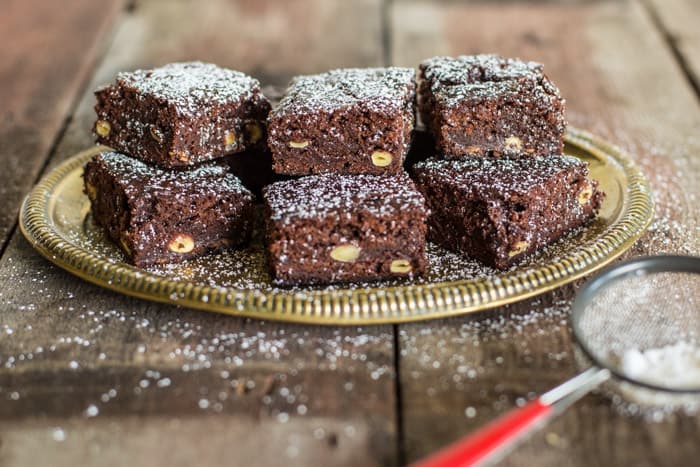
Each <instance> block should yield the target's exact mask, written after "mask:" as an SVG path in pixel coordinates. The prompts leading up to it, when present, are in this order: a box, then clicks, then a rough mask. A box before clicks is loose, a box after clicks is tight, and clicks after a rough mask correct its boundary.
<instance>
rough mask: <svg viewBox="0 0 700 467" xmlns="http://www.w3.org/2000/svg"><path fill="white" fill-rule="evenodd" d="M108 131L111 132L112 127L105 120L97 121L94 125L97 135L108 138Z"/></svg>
mask: <svg viewBox="0 0 700 467" xmlns="http://www.w3.org/2000/svg"><path fill="white" fill-rule="evenodd" d="M110 131H112V125H110V124H109V122H108V121H107V120H98V121H97V123H95V132H96V133H97V134H98V135H100V136H108V135H109V132H110Z"/></svg>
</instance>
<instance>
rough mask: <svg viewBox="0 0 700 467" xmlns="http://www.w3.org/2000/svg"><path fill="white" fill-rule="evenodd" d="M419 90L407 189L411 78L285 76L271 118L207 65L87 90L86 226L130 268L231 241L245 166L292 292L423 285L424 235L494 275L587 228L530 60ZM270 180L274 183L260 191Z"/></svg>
mask: <svg viewBox="0 0 700 467" xmlns="http://www.w3.org/2000/svg"><path fill="white" fill-rule="evenodd" d="M418 83H419V84H418V93H417V94H418V105H417V107H418V113H419V115H420V117H421V120H422V121H423V123H424V124H425V126H426V127H427V129H428V131H429V133H430V134H431V135H432V144H433V145H434V147H435V153H436V155H435V156H433V157H429V158H427V159H426V158H425V157H423V159H426V160H422V161H421V162H418V163H417V164H415V165H412V167H409V168H410V170H411V174H412V175H413V180H412V178H411V177H409V174H408V173H407V172H406V171H405V168H404V167H405V166H407V165H409V166H410V165H411V164H410V163H409V162H408V161H406V156H407V153H408V151H409V146H410V143H411V138H412V134H413V132H414V114H415V107H416V104H415V102H416V76H415V72H414V70H413V69H409V68H396V67H392V68H370V69H340V70H333V71H330V72H327V73H323V74H318V75H311V76H299V77H297V78H295V79H294V80H293V81H292V82H291V84H290V85H289V87H288V89H287V91H286V93H285V94H284V96H283V97H282V99H281V101H280V102H279V104H278V105H276V106H275V108H274V109H272V110H270V104H269V103H268V101H267V100H266V99H265V97H264V96H263V95H262V94H261V92H260V86H259V83H258V82H257V81H256V80H254V79H253V78H250V77H248V76H246V75H244V74H242V73H239V72H235V71H231V70H225V69H222V68H219V67H216V66H215V65H209V64H202V63H185V64H173V65H168V66H165V67H162V68H159V69H155V70H150V71H136V72H133V73H121V74H119V76H118V78H117V82H116V84H113V85H111V86H108V87H106V88H104V89H101V90H98V91H97V93H96V95H97V99H98V104H97V106H96V111H97V116H98V118H97V122H96V124H95V133H96V134H97V139H98V142H100V143H104V144H107V145H109V146H111V147H112V148H114V149H115V150H116V151H119V152H113V151H107V152H103V153H101V154H99V155H97V156H95V157H94V158H93V159H92V160H91V161H90V162H89V163H88V164H87V166H86V168H85V191H86V193H87V194H88V196H89V197H90V200H91V202H92V210H93V215H94V218H95V220H96V222H97V223H98V224H100V225H102V226H103V227H104V228H105V230H106V231H107V233H108V234H109V236H110V238H111V239H112V240H114V241H115V242H116V243H117V244H118V245H120V246H121V247H122V248H123V250H124V251H125V252H126V254H127V255H128V257H129V258H130V259H131V261H132V262H133V263H134V264H136V265H139V266H143V265H148V264H153V263H161V262H174V261H179V260H182V259H187V258H191V257H194V256H197V255H200V254H203V253H206V252H209V251H214V250H219V249H221V248H225V247H230V246H235V245H241V244H243V243H244V242H245V241H246V240H247V238H248V237H249V235H250V231H251V224H252V219H253V217H254V213H253V202H254V201H253V200H254V197H253V195H252V194H251V192H250V191H248V190H247V189H246V188H245V187H244V186H243V184H242V183H241V181H240V180H239V179H238V178H236V176H234V175H233V173H232V170H233V171H236V170H240V169H244V173H247V174H248V175H253V176H252V177H250V178H249V180H250V181H252V182H253V184H254V185H255V184H257V186H250V185H249V188H254V189H255V188H259V187H260V185H262V184H265V185H266V186H265V187H264V188H263V189H262V197H263V202H264V213H265V219H266V227H265V240H266V243H267V249H268V255H269V263H270V269H271V272H272V277H273V281H274V282H275V283H276V284H283V285H290V284H324V283H335V282H356V281H369V280H376V279H385V278H392V277H412V276H415V275H420V274H422V273H423V272H425V270H426V268H427V267H428V262H427V260H426V256H425V242H426V238H427V239H428V240H431V241H433V242H436V243H438V244H440V245H442V246H444V247H445V248H448V249H451V250H456V251H459V252H462V253H464V254H466V255H468V256H470V257H473V258H476V259H478V260H480V261H482V262H484V263H485V264H487V265H490V266H493V267H496V268H501V269H504V268H507V267H510V266H511V265H513V264H515V263H516V262H518V261H519V260H521V259H522V258H523V257H524V256H525V255H528V254H530V253H532V252H534V251H536V250H538V249H540V248H542V247H543V246H545V245H547V244H549V243H551V242H553V241H555V240H557V239H559V238H560V237H562V236H563V235H564V234H566V233H567V232H569V231H571V230H572V229H574V228H576V227H578V226H580V225H582V224H583V223H585V222H587V221H588V220H590V219H592V218H593V217H594V216H595V214H596V213H597V211H598V210H599V209H600V205H601V201H602V197H603V194H602V193H601V192H600V191H599V190H598V187H597V182H595V181H593V180H591V179H590V177H589V173H588V166H587V164H585V163H584V162H582V161H580V160H578V159H576V158H573V157H568V156H564V155H562V149H563V136H564V132H565V130H566V120H565V115H564V100H563V99H562V98H561V96H560V93H559V90H558V89H557V88H556V86H554V84H553V83H552V82H551V81H550V80H549V79H548V78H547V77H546V75H545V74H544V73H543V71H542V65H540V64H537V63H532V62H529V63H526V62H522V61H520V60H511V59H503V58H501V57H498V56H495V55H477V56H462V57H457V58H449V57H435V58H432V59H430V60H427V61H425V62H423V63H422V64H421V65H420V76H419V79H418ZM265 143H267V144H265ZM414 149H415V147H414ZM224 162H225V163H224ZM270 169H272V171H274V172H275V173H276V174H277V175H278V176H280V177H279V178H284V180H282V181H277V182H274V183H270V180H269V179H268V178H269V177H266V176H264V177H262V181H261V179H260V173H262V174H267V173H271V172H270ZM256 171H259V172H260V173H258V174H257V175H256V174H255V172H256ZM414 180H415V184H414Z"/></svg>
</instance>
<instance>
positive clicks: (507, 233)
mask: <svg viewBox="0 0 700 467" xmlns="http://www.w3.org/2000/svg"><path fill="white" fill-rule="evenodd" d="M413 173H414V177H415V180H416V186H417V187H418V189H419V190H420V191H421V192H422V193H423V195H425V199H426V201H427V203H428V207H429V208H430V209H431V211H432V214H431V216H430V219H429V221H428V223H429V231H428V239H429V240H431V241H433V242H435V243H438V244H439V245H442V246H443V247H445V248H447V249H450V250H456V251H459V252H463V253H466V254H467V255H468V256H471V257H474V258H477V259H479V260H480V261H482V262H483V263H486V264H488V265H489V266H494V267H496V268H499V269H505V268H508V267H509V266H511V265H512V264H515V263H517V262H518V261H519V260H520V259H521V258H523V257H524V256H526V255H528V254H530V253H532V252H534V251H536V250H538V249H540V248H542V247H544V246H545V245H547V244H549V243H552V242H554V241H556V240H557V239H559V238H561V237H562V236H563V235H564V234H566V233H567V232H569V231H571V230H572V229H574V228H576V227H578V226H580V225H582V224H584V223H586V222H587V221H589V220H591V219H592V218H593V217H595V215H596V213H597V212H598V210H599V209H600V206H601V203H602V200H603V196H604V195H603V193H602V192H601V191H599V190H598V182H597V181H594V180H591V179H590V177H589V173H588V164H587V163H585V162H583V161H581V160H579V159H576V158H574V157H570V156H545V157H536V158H521V159H489V158H478V157H472V158H468V159H463V160H438V159H434V158H433V159H428V160H427V161H425V162H419V163H418V164H416V165H415V166H414V167H413Z"/></svg>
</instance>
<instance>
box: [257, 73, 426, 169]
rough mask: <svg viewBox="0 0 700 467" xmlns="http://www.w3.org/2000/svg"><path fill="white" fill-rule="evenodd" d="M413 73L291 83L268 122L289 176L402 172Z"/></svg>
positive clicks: (278, 162) (277, 157) (276, 157)
mask: <svg viewBox="0 0 700 467" xmlns="http://www.w3.org/2000/svg"><path fill="white" fill-rule="evenodd" d="M414 79H415V72H414V70H413V69H410V68H366V69H355V68H350V69H341V70H333V71H329V72H327V73H323V74H319V75H310V76H298V77H296V78H295V79H294V80H292V82H291V84H290V86H289V88H288V89H287V92H286V94H285V96H284V97H283V98H282V100H281V101H280V102H279V104H278V105H277V106H275V108H274V109H273V110H272V112H270V116H269V118H268V120H267V125H268V145H269V147H270V149H271V151H272V158H273V169H274V170H275V172H277V173H279V174H285V175H309V174H319V173H324V172H334V173H340V174H373V175H383V174H390V173H398V172H400V171H401V170H402V164H403V160H404V157H405V156H406V152H407V151H408V146H409V143H410V138H411V130H412V129H413V123H414V108H413V107H414V100H415V82H414Z"/></svg>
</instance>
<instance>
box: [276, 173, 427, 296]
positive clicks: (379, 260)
mask: <svg viewBox="0 0 700 467" xmlns="http://www.w3.org/2000/svg"><path fill="white" fill-rule="evenodd" d="M263 199H264V201H265V213H266V219H267V221H266V222H267V227H266V242H267V247H268V252H269V258H270V265H271V269H272V275H273V278H274V281H275V282H276V283H278V284H286V285H291V284H322V283H334V282H351V281H369V280H376V279H384V278H390V277H411V276H414V275H418V274H421V273H423V271H424V270H425V267H426V258H425V234H426V230H427V224H426V221H427V216H428V210H427V209H426V207H425V201H424V199H423V196H421V194H420V193H419V192H418V191H417V190H416V188H415V185H414V184H413V182H412V181H411V179H410V178H409V177H408V175H406V174H405V173H401V174H399V175H357V176H348V175H339V174H323V175H313V176H308V177H303V178H299V179H295V180H287V181H281V182H276V183H274V184H272V185H270V186H267V187H265V189H264V190H263Z"/></svg>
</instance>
